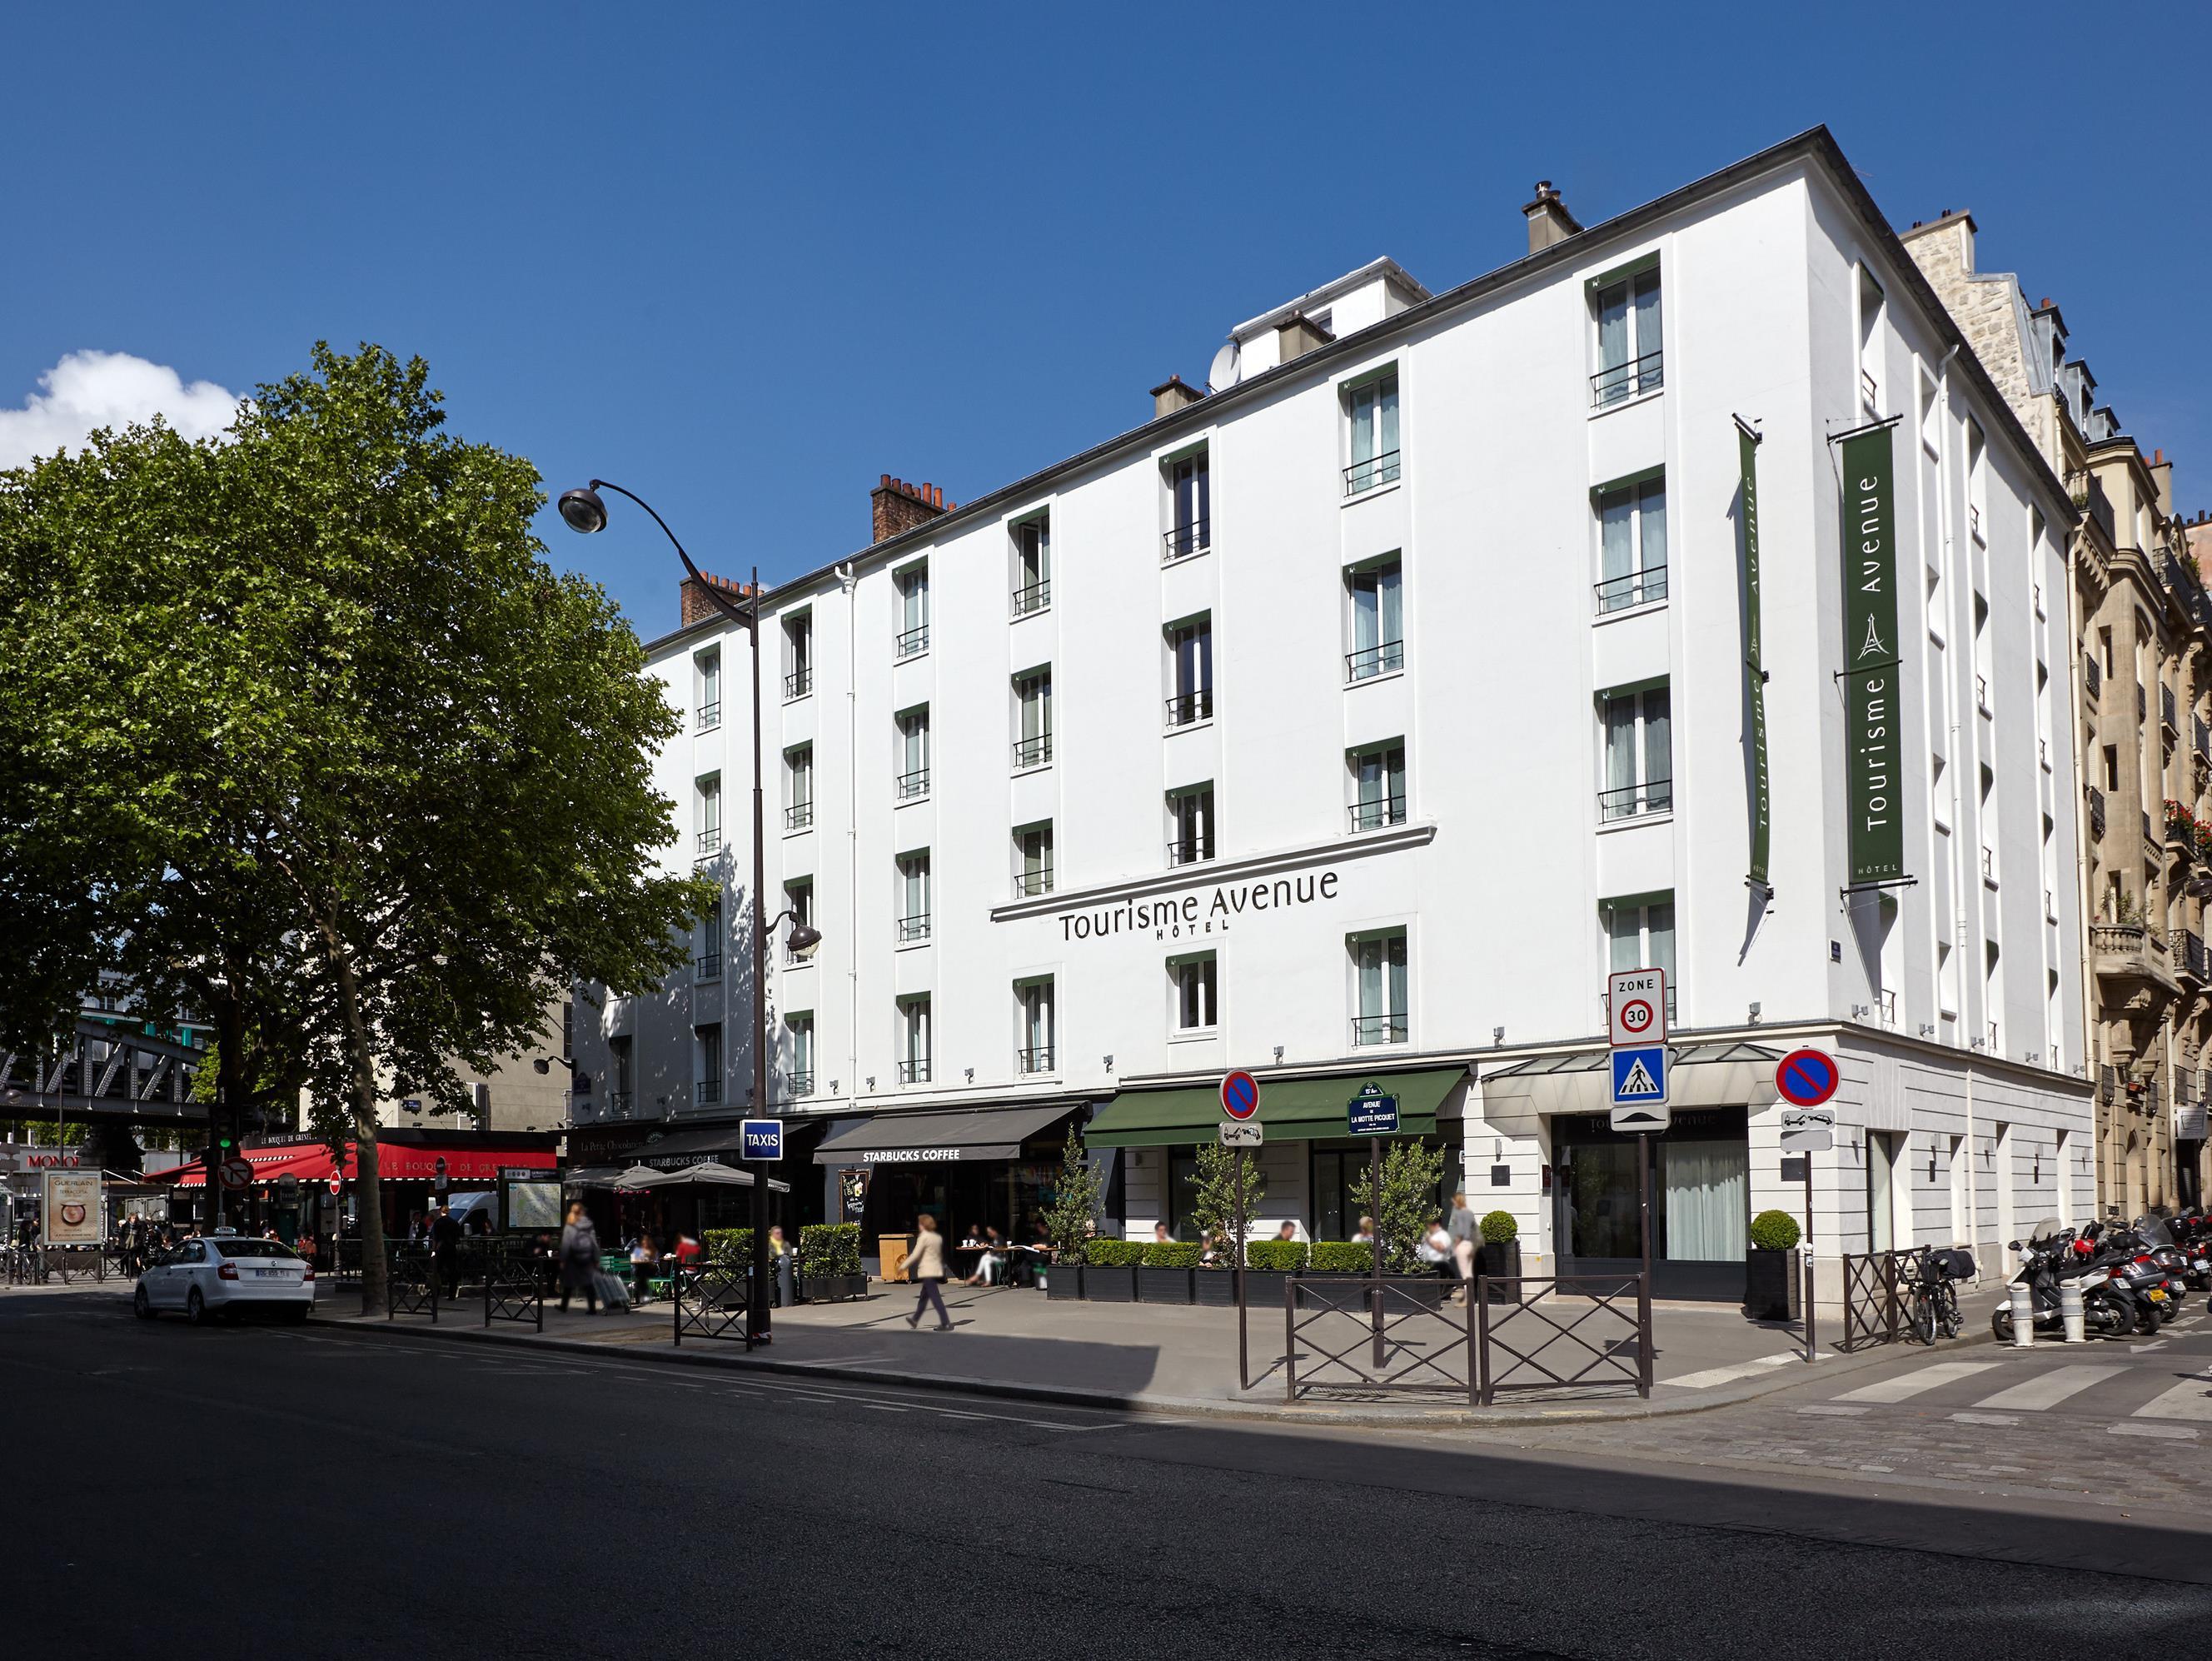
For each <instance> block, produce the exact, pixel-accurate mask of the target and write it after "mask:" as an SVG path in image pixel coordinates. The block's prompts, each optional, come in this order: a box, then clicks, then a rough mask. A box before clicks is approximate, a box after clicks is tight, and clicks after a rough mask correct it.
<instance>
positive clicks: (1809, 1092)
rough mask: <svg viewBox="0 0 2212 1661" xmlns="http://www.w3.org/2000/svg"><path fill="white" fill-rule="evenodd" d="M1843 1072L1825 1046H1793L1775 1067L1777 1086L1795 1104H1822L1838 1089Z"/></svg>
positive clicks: (1809, 1105)
mask: <svg viewBox="0 0 2212 1661" xmlns="http://www.w3.org/2000/svg"><path fill="white" fill-rule="evenodd" d="M1842 1082H1843V1075H1842V1074H1840V1073H1838V1071H1837V1070H1836V1060H1835V1057H1834V1056H1831V1055H1829V1054H1828V1053H1827V1052H1826V1051H1825V1050H1791V1051H1790V1053H1789V1054H1788V1055H1787V1056H1784V1057H1783V1058H1782V1062H1781V1065H1779V1066H1778V1067H1777V1068H1775V1069H1774V1087H1775V1088H1776V1089H1777V1090H1778V1091H1780V1092H1782V1098H1783V1100H1784V1101H1786V1102H1788V1103H1790V1104H1791V1105H1792V1106H1793V1107H1818V1106H1820V1104H1821V1103H1822V1102H1825V1101H1826V1100H1827V1099H1828V1098H1829V1097H1831V1096H1832V1095H1834V1094H1835V1093H1836V1086H1838V1085H1839V1084H1841V1083H1842Z"/></svg>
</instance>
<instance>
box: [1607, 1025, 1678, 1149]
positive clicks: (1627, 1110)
mask: <svg viewBox="0 0 2212 1661" xmlns="http://www.w3.org/2000/svg"><path fill="white" fill-rule="evenodd" d="M1612 1059H1613V1129H1616V1130H1620V1129H1628V1130H1664V1129H1666V1128H1667V1123H1668V1113H1667V1048H1666V1046H1665V1045H1664V1044H1648V1045H1641V1046H1638V1048H1636V1049H1632V1050H1614V1051H1613V1058H1612Z"/></svg>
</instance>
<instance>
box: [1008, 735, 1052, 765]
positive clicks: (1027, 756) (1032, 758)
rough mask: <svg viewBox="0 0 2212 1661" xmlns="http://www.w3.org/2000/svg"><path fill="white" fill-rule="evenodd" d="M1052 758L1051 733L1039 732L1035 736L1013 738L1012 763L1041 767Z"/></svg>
mask: <svg viewBox="0 0 2212 1661" xmlns="http://www.w3.org/2000/svg"><path fill="white" fill-rule="evenodd" d="M1051 760H1052V734H1051V733H1038V734H1037V735H1036V737H1035V738H1030V739H1015V740H1014V765H1015V766H1017V767H1042V766H1044V765H1045V764H1048V762H1050V761H1051Z"/></svg>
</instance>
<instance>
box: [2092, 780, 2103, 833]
mask: <svg viewBox="0 0 2212 1661" xmlns="http://www.w3.org/2000/svg"><path fill="white" fill-rule="evenodd" d="M2104 834H2105V793H2104V792H2103V791H2101V790H2100V789H2099V788H2097V787H2096V786H2095V785H2091V786H2090V787H2089V835H2090V836H2091V837H2093V838H2094V837H2102V836H2103V835H2104Z"/></svg>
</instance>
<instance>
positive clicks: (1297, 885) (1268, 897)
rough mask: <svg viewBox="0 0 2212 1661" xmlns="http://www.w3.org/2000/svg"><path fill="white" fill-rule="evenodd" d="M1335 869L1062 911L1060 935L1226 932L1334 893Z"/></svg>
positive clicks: (1175, 936) (1163, 936)
mask: <svg viewBox="0 0 2212 1661" xmlns="http://www.w3.org/2000/svg"><path fill="white" fill-rule="evenodd" d="M1336 891H1337V873H1335V872H1334V871H1307V872H1304V873H1299V874H1297V875H1296V876H1288V877H1272V878H1268V877H1259V878H1255V879H1253V880H1251V881H1250V882H1225V883H1217V884H1215V885H1213V886H1212V888H1210V889H1192V890H1189V891H1186V892H1182V893H1177V894H1164V895H1161V896H1158V897H1153V896H1146V897H1140V898H1136V899H1127V900H1123V901H1122V902H1121V903H1120V904H1117V905H1110V906H1107V907H1105V908H1104V909H1103V910H1091V911H1069V912H1063V913H1061V914H1060V939H1061V940H1069V941H1073V940H1103V939H1105V938H1106V937H1107V936H1109V935H1113V934H1150V935H1151V936H1152V939H1154V940H1189V939H1191V938H1193V937H1194V936H1196V935H1202V934H1227V933H1228V932H1229V927H1230V925H1231V923H1232V922H1237V920H1238V919H1240V918H1243V917H1249V916H1257V915H1258V914H1259V913H1261V912H1262V911H1289V910H1295V909H1297V907H1299V906H1302V905H1311V904H1315V903H1316V901H1319V900H1333V899H1334V898H1335V897H1336Z"/></svg>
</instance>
